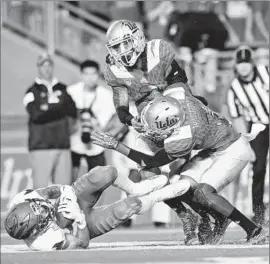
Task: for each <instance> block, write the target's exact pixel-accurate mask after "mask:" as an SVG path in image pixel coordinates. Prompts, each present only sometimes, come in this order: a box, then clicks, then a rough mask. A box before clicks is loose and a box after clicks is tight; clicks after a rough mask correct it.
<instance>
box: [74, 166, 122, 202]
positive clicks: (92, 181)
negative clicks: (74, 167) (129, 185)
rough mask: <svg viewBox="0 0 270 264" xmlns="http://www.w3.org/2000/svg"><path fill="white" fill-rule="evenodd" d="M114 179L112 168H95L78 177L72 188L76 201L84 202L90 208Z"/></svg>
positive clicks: (114, 173) (113, 169) (115, 173)
mask: <svg viewBox="0 0 270 264" xmlns="http://www.w3.org/2000/svg"><path fill="white" fill-rule="evenodd" d="M116 178H117V170H116V169H115V168H114V167H112V166H97V167H95V168H94V169H92V170H90V171H89V172H88V173H86V174H84V175H82V176H81V177H79V178H78V179H77V180H76V181H75V182H74V183H73V185H72V186H73V189H74V191H75V194H76V196H77V197H78V199H79V200H83V201H85V202H86V203H87V204H88V206H89V207H91V206H94V204H95V203H96V202H97V200H98V199H99V197H100V196H101V194H102V192H103V191H104V190H105V189H106V188H107V187H109V186H110V185H112V183H113V182H114V181H115V179H116Z"/></svg>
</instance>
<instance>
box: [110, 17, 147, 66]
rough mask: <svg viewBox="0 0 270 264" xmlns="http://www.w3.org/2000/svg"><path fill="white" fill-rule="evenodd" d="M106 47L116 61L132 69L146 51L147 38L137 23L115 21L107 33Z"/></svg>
mask: <svg viewBox="0 0 270 264" xmlns="http://www.w3.org/2000/svg"><path fill="white" fill-rule="evenodd" d="M106 38H107V43H106V47H107V49H108V51H109V54H110V56H111V57H112V58H113V60H114V61H116V62H118V63H120V64H121V65H124V66H127V67H132V66H133V65H134V64H135V63H136V61H137V59H138V58H139V56H140V55H141V54H142V52H143V51H144V49H145V36H144V33H143V31H142V30H141V29H140V28H139V27H138V26H137V25H136V23H135V22H133V21H129V20H117V21H115V22H114V23H113V24H112V25H111V26H110V27H109V29H108V31H107V35H106Z"/></svg>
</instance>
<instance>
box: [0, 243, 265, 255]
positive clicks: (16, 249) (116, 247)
mask: <svg viewBox="0 0 270 264" xmlns="http://www.w3.org/2000/svg"><path fill="white" fill-rule="evenodd" d="M268 248H269V244H267V245H239V244H238V245H207V246H202V245H198V246H184V245H183V244H181V243H180V242H179V241H149V242H107V243H102V242H98V243H90V246H89V247H88V248H87V250H72V251H83V252H85V251H140V250H143V251H148V250H163V249H166V250H194V249H197V250H211V249H215V250H218V249H221V250H226V249H237V250H241V249H268ZM42 252H52V251H46V250H45V251H42ZM1 253H3V254H11V253H12V254H14V253H20V254H21V253H24V254H25V253H40V252H39V251H31V250H30V249H29V248H28V247H27V246H26V245H2V246H1Z"/></svg>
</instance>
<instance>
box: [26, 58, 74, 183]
mask: <svg viewBox="0 0 270 264" xmlns="http://www.w3.org/2000/svg"><path fill="white" fill-rule="evenodd" d="M37 69H38V77H37V78H36V79H35V81H34V83H33V84H32V85H31V86H30V87H29V88H28V90H27V91H26V93H25V96H24V98H23V103H24V106H25V108H26V110H27V113H28V116H29V121H28V131H29V137H28V148H29V152H30V163H31V166H32V170H33V172H32V173H33V174H32V175H33V185H34V186H33V187H34V188H42V187H46V186H48V184H49V183H51V182H52V183H55V184H71V174H72V169H71V154H70V140H69V117H71V118H75V117H76V107H75V104H74V102H73V100H72V98H71V97H70V96H69V95H68V93H67V91H66V85H65V84H63V83H61V82H59V81H58V80H57V79H56V78H55V76H54V63H53V59H52V58H51V56H50V55H49V54H48V53H43V54H40V55H39V56H38V60H37Z"/></svg>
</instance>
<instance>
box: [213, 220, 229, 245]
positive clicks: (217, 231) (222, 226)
mask: <svg viewBox="0 0 270 264" xmlns="http://www.w3.org/2000/svg"><path fill="white" fill-rule="evenodd" d="M231 222H232V220H230V219H228V218H227V217H224V218H217V219H216V220H215V223H214V224H215V227H214V231H213V240H212V244H214V245H218V244H220V243H221V241H222V240H223V237H224V234H225V232H226V230H227V227H228V226H229V225H230V223H231Z"/></svg>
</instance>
